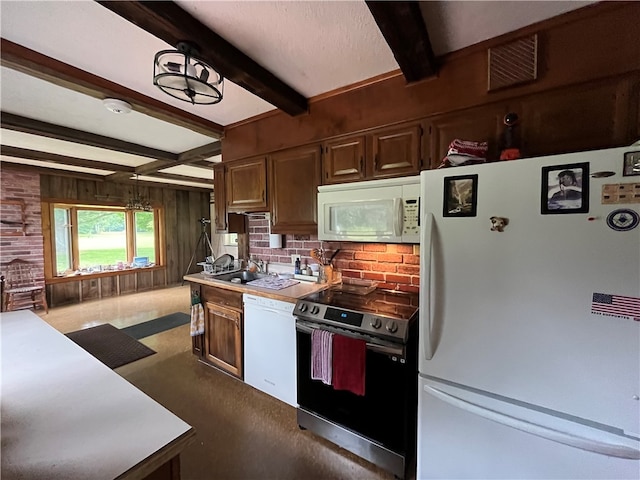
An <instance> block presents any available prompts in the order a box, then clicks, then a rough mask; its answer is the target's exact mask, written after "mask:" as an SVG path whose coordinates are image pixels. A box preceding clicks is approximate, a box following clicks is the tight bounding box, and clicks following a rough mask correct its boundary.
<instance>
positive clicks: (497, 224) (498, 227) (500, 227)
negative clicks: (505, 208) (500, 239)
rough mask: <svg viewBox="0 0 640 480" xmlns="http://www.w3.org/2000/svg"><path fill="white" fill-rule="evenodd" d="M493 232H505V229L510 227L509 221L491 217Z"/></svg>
mask: <svg viewBox="0 0 640 480" xmlns="http://www.w3.org/2000/svg"><path fill="white" fill-rule="evenodd" d="M489 220H491V231H492V232H503V231H504V227H506V226H507V225H509V219H507V218H504V217H491V218H490V219H489Z"/></svg>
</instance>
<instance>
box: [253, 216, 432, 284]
mask: <svg viewBox="0 0 640 480" xmlns="http://www.w3.org/2000/svg"><path fill="white" fill-rule="evenodd" d="M283 247H284V248H269V224H268V220H262V219H257V218H250V219H249V253H250V254H251V255H252V256H253V257H254V258H257V259H260V260H263V261H265V262H269V263H286V264H290V263H291V255H300V261H301V262H302V265H303V266H304V264H305V262H307V263H309V264H312V263H317V262H316V260H314V259H313V258H311V256H310V251H311V250H312V249H314V248H320V247H322V248H324V250H325V251H326V252H327V254H328V255H329V256H330V255H331V254H332V253H333V252H335V251H336V250H337V249H338V248H339V249H340V252H339V253H338V255H337V256H336V257H335V259H334V260H333V262H332V263H333V266H334V268H335V269H336V270H338V271H340V272H342V276H343V277H351V278H361V279H367V280H375V281H377V282H378V288H384V289H389V290H402V291H408V292H418V290H419V286H420V246H419V245H414V244H386V243H354V242H320V241H319V240H318V237H317V236H316V235H306V236H299V235H286V236H285V242H284V243H283Z"/></svg>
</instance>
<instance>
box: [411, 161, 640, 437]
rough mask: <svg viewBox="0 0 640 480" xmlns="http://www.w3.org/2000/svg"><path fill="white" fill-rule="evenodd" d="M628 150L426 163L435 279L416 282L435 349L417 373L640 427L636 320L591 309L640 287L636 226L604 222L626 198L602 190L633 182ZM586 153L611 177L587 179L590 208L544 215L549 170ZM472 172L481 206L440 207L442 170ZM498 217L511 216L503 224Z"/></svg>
mask: <svg viewBox="0 0 640 480" xmlns="http://www.w3.org/2000/svg"><path fill="white" fill-rule="evenodd" d="M626 150H631V149H626ZM626 150H625V149H612V150H604V151H599V152H585V153H580V154H570V155H562V156H557V157H543V158H538V159H522V160H518V161H513V162H502V163H497V164H487V165H480V166H474V167H458V168H451V169H446V170H437V171H427V172H423V173H422V191H421V197H422V206H423V214H422V215H423V217H422V218H423V221H424V220H426V219H427V218H428V216H429V215H432V218H433V223H432V228H431V241H430V242H429V244H427V242H423V243H422V244H421V262H422V266H421V273H420V275H421V280H422V279H423V278H424V279H426V278H430V279H431V287H432V289H431V291H430V292H425V291H423V290H424V289H422V288H421V307H420V315H421V323H420V328H421V331H420V338H421V342H423V341H424V339H425V338H426V337H427V336H428V335H426V333H427V331H426V330H427V329H428V330H429V331H428V333H430V336H431V339H432V341H431V344H432V354H433V356H432V358H431V359H428V355H426V354H425V351H426V350H428V349H425V348H424V344H423V345H421V356H420V365H419V368H420V372H421V373H422V374H426V375H430V376H433V377H437V378H442V379H446V380H449V381H452V382H455V383H458V384H462V385H469V386H471V387H474V388H478V389H480V390H483V391H489V392H495V393H497V394H499V395H502V396H505V397H508V398H513V399H516V400H521V401H525V402H528V403H531V404H535V405H539V406H541V407H544V408H549V409H551V410H554V411H559V412H564V413H567V414H570V415H574V416H577V417H580V418H584V419H588V420H590V421H594V422H598V423H602V424H605V425H609V426H612V427H614V428H619V429H622V430H624V431H625V432H626V433H627V434H629V435H636V436H637V435H638V433H639V432H638V429H639V425H640V402H639V401H638V396H640V362H638V355H639V352H640V322H637V321H633V320H630V319H627V318H618V317H613V316H605V315H596V314H593V313H591V304H592V298H593V294H594V293H603V294H613V295H622V296H628V297H635V298H638V297H640V227H637V228H635V229H633V230H630V231H614V230H613V229H611V228H609V227H608V226H607V223H606V218H607V216H608V215H609V213H610V212H611V211H613V210H615V209H618V208H621V206H620V205H603V204H602V203H601V200H600V191H601V188H602V185H604V184H615V183H624V182H626V183H631V182H632V181H633V180H630V178H631V179H633V178H634V177H630V178H629V177H622V175H621V170H622V165H623V153H624V151H626ZM583 162H589V163H590V165H591V172H594V171H599V170H610V171H614V172H616V175H614V176H611V177H607V178H591V179H590V180H589V184H590V190H591V201H590V208H589V212H588V213H581V214H561V215H558V214H556V215H543V214H542V213H541V189H542V183H541V180H542V168H543V167H545V166H554V165H563V164H573V163H583ZM471 174H477V175H478V180H477V214H476V216H475V217H459V218H456V217H445V216H443V198H444V196H443V189H444V182H445V177H456V176H464V175H471ZM623 207H625V208H631V209H634V210H635V211H638V210H640V204H632V205H623ZM492 216H497V217H504V218H507V219H508V225H507V226H506V227H505V228H504V231H503V232H498V231H491V229H490V228H491V223H490V220H489V219H490V217H492ZM590 218H591V220H590ZM427 258H428V260H427ZM427 264H430V272H429V273H427V272H426V271H424V270H425V268H426V267H425V265H427ZM429 275H430V277H429ZM427 309H428V310H427ZM427 319H429V320H430V321H429V322H427Z"/></svg>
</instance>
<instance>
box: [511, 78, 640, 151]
mask: <svg viewBox="0 0 640 480" xmlns="http://www.w3.org/2000/svg"><path fill="white" fill-rule="evenodd" d="M639 84H640V81H639V78H638V75H637V74H635V75H630V76H627V77H625V78H622V79H620V78H615V79H611V80H605V81H602V82H597V83H591V84H588V85H579V86H574V87H571V88H567V89H562V90H557V91H552V92H544V93H540V94H537V95H533V96H531V97H528V98H525V99H522V100H521V106H520V107H519V109H520V111H519V112H518V114H519V115H520V118H521V124H522V125H521V129H522V132H521V133H522V138H523V145H522V150H523V155H524V156H525V157H533V156H541V155H553V154H559V153H567V152H575V151H584V150H596V149H600V148H608V147H613V146H623V145H629V144H631V143H632V142H634V141H635V140H637V134H638V132H637V129H638V120H637V119H638V110H639V108H638V104H639V101H638V96H639V92H640V90H639V89H638V85H639ZM516 108H517V107H516ZM514 111H517V110H514Z"/></svg>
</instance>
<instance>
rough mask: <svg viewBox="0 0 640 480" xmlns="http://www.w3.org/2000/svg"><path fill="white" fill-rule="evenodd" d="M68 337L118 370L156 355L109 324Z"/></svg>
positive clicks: (74, 333) (80, 331)
mask: <svg viewBox="0 0 640 480" xmlns="http://www.w3.org/2000/svg"><path fill="white" fill-rule="evenodd" d="M67 337H69V338H70V339H71V340H72V341H73V342H75V343H76V344H78V345H79V346H81V347H82V348H84V349H85V350H86V351H87V352H89V353H90V354H91V355H93V356H94V357H96V358H97V359H98V360H100V361H101V362H102V363H104V364H105V365H106V366H107V367H109V368H118V367H121V366H122V365H126V364H127V363H131V362H134V361H136V360H140V359H141V358H144V357H148V356H149V355H153V354H154V353H156V352H155V351H154V350H152V349H150V348H149V347H147V346H146V345H144V344H142V343H140V342H139V341H137V340H136V339H135V338H133V337H131V336H129V335H127V334H126V333H124V332H123V331H122V330H119V329H118V328H116V327H114V326H113V325H111V324H109V323H105V324H104V325H98V326H96V327H91V328H85V329H83V330H77V331H75V332H71V333H67Z"/></svg>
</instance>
